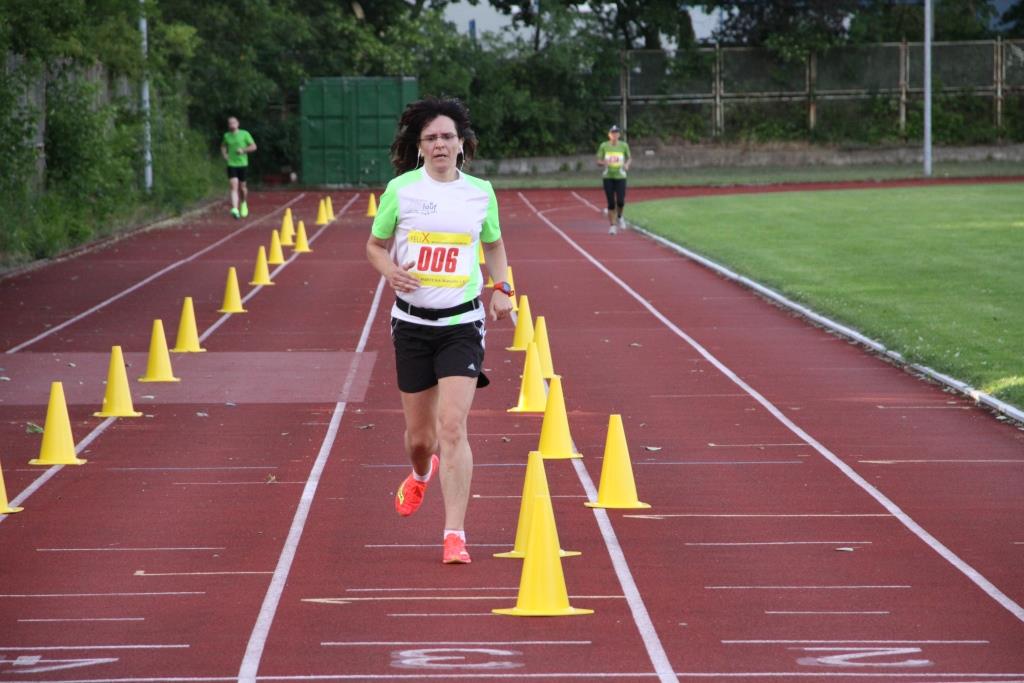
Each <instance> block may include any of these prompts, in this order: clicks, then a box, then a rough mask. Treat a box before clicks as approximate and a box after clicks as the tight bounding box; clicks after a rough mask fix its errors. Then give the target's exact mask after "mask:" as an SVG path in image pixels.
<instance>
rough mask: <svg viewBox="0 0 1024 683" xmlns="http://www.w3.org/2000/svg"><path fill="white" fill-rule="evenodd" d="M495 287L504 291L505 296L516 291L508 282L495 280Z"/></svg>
mask: <svg viewBox="0 0 1024 683" xmlns="http://www.w3.org/2000/svg"><path fill="white" fill-rule="evenodd" d="M494 289H496V290H498V291H499V292H502V293H503V294H504V295H505V296H512V295H513V294H515V292H514V291H513V290H512V285H510V284H509V283H507V282H495V283H494Z"/></svg>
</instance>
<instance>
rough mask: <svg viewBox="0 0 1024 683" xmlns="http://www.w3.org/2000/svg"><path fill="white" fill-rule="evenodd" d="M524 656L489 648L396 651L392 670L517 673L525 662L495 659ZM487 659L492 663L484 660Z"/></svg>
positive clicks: (434, 648) (432, 648)
mask: <svg viewBox="0 0 1024 683" xmlns="http://www.w3.org/2000/svg"><path fill="white" fill-rule="evenodd" d="M522 654H523V653H522V652H516V651H515V650H495V649H493V648H486V647H471V648H461V647H431V648H424V649H419V650H396V651H394V652H392V653H391V666H394V667H398V668H400V669H516V668H518V667H521V666H522V665H523V664H522V662H512V661H508V660H507V659H505V660H498V659H494V658H495V657H518V656H521V655H522ZM484 657H489V658H490V659H483V658H484ZM474 660H475V661H474Z"/></svg>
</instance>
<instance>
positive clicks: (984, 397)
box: [572, 192, 1024, 422]
mask: <svg viewBox="0 0 1024 683" xmlns="http://www.w3.org/2000/svg"><path fill="white" fill-rule="evenodd" d="M572 195H573V196H574V197H575V198H576V199H578V200H579V201H580V202H582V203H584V204H586V205H587V206H589V207H590V208H592V209H594V210H595V211H598V212H599V211H600V209H599V208H598V207H597V206H595V205H594V204H593V203H592V202H590V201H588V200H587V199H586V198H584V197H582V196H580V195H579V194H577V193H576V192H573V193H572ZM629 225H630V227H631V228H632V229H633V230H635V231H636V232H638V233H640V234H641V235H644V236H645V237H648V238H650V239H652V240H654V241H655V242H657V243H658V244H661V245H663V246H666V247H668V248H669V249H671V250H673V251H675V252H677V253H679V254H682V255H683V256H686V257H687V258H690V259H693V260H694V261H696V262H697V263H699V264H701V265H702V266H704V267H705V268H709V269H711V270H713V271H715V272H716V273H718V274H719V275H721V276H722V277H724V278H726V279H729V280H733V281H735V282H738V283H740V284H741V285H743V286H744V287H749V288H750V289H752V290H754V291H755V292H757V293H758V294H760V295H762V296H764V297H767V298H768V299H771V300H772V301H774V302H775V303H777V304H779V305H780V306H782V307H783V308H787V309H789V310H791V311H793V312H794V313H799V314H800V315H802V316H803V317H805V318H807V319H809V320H813V321H814V322H815V323H817V324H819V325H821V326H822V327H824V328H825V329H827V330H829V331H830V332H835V333H836V334H839V335H841V336H843V337H846V338H847V339H852V340H853V341H855V342H857V343H859V344H863V345H864V346H867V347H868V348H869V349H871V350H872V351H874V352H876V353H878V354H881V355H883V356H885V357H886V358H888V359H890V360H892V361H894V362H895V363H897V364H899V365H900V366H901V367H905V368H909V369H911V370H913V371H914V372H918V373H920V374H922V375H924V376H926V377H928V378H930V379H932V380H935V381H936V382H938V383H939V384H942V385H943V386H946V387H949V388H950V389H953V390H954V391H958V392H960V393H961V394H963V395H965V396H968V397H970V398H971V399H973V400H974V401H975V402H977V403H981V404H982V405H984V406H986V407H988V408H991V409H992V410H995V411H996V412H999V413H1001V414H1003V415H1006V416H1007V417H1010V418H1013V419H1014V420H1017V421H1018V422H1024V410H1021V409H1020V408H1017V407H1015V406H1012V405H1010V404H1009V403H1007V402H1005V401H1000V400H999V399H998V398H996V397H995V396H992V395H991V394H987V393H985V392H984V391H981V390H980V389H975V388H974V387H972V386H971V385H970V384H968V383H967V382H962V381H960V380H958V379H956V378H955V377H950V376H949V375H946V374H943V373H941V372H939V371H938V370H936V369H934V368H930V367H928V366H927V365H920V364H918V363H913V362H911V361H909V360H907V359H906V358H904V357H903V355H902V354H901V353H900V352H899V351H893V350H892V349H890V348H888V347H887V346H886V345H885V344H883V343H882V342H880V341H877V340H875V339H872V338H871V337H868V336H865V335H864V334H861V333H860V332H858V331H857V330H855V329H853V328H850V327H847V326H846V325H843V324H842V323H839V322H836V321H835V320H832V319H831V318H827V317H825V316H823V315H822V314H820V313H817V312H816V311H814V310H812V309H810V308H807V307H806V306H804V305H802V304H798V303H797V302H795V301H793V300H792V299H789V298H787V297H786V296H784V295H783V294H780V293H779V292H776V291H775V290H774V289H771V288H769V287H765V286H764V285H762V284H761V283H759V282H757V281H755V280H751V279H750V278H748V277H745V276H743V275H740V274H739V273H736V272H734V271H732V270H729V269H728V268H726V267H725V266H723V265H722V264H720V263H717V262H715V261H712V260H711V259H709V258H708V257H706V256H702V255H700V254H698V253H697V252H694V251H691V250H689V249H687V248H686V247H683V246H680V245H678V244H676V243H675V242H672V241H670V240H668V239H666V238H664V237H662V236H661V235H656V234H654V233H653V232H651V231H649V230H645V229H644V228H641V227H639V226H637V225H634V224H632V223H630V224H629Z"/></svg>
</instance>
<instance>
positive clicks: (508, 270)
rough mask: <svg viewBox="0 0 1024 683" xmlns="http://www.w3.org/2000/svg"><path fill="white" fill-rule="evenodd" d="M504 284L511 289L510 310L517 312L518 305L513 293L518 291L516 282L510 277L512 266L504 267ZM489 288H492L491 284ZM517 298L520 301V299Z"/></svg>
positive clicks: (492, 284)
mask: <svg viewBox="0 0 1024 683" xmlns="http://www.w3.org/2000/svg"><path fill="white" fill-rule="evenodd" d="M505 282H507V283H508V286H509V287H511V288H512V310H513V311H517V312H518V311H519V304H518V303H516V297H515V293H516V292H517V291H519V290H517V289H516V280H515V278H514V277H512V266H506V267H505ZM491 286H492V287H493V286H494V283H493V282H492V283H491ZM519 298H520V299H521V298H522V297H519Z"/></svg>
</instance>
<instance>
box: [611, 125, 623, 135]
mask: <svg viewBox="0 0 1024 683" xmlns="http://www.w3.org/2000/svg"><path fill="white" fill-rule="evenodd" d="M608 132H609V133H621V132H622V129H621V128H619V124H617V123H613V124H612V127H611V128H609V129H608Z"/></svg>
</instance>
